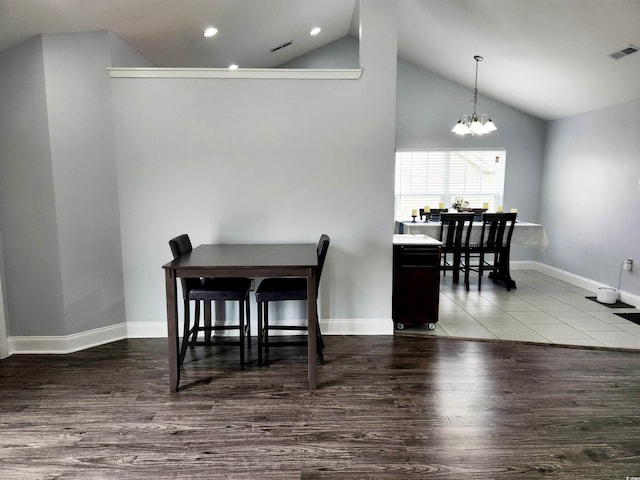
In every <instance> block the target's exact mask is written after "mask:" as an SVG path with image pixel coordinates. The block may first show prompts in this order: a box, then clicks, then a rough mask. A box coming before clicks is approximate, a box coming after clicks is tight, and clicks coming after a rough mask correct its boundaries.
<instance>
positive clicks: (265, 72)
mask: <svg viewBox="0 0 640 480" xmlns="http://www.w3.org/2000/svg"><path fill="white" fill-rule="evenodd" d="M107 71H108V72H109V75H110V76H111V78H226V79H239V78H245V79H252V78H253V79H297V80H358V79H359V78H360V77H361V76H362V69H361V68H336V69H328V68H325V69H298V68H239V69H237V70H229V69H228V68H116V67H112V68H107Z"/></svg>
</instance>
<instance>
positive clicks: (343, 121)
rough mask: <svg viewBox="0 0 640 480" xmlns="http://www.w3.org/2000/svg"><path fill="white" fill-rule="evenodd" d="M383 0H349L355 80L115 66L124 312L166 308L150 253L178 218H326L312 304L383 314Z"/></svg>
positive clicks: (198, 231)
mask: <svg viewBox="0 0 640 480" xmlns="http://www.w3.org/2000/svg"><path fill="white" fill-rule="evenodd" d="M395 9H396V6H395V2H389V1H387V0H375V1H369V0H368V1H367V2H365V5H364V6H363V8H362V9H361V21H362V28H363V31H365V32H367V41H366V42H361V44H360V62H361V64H362V66H363V68H364V74H363V76H362V78H361V79H360V80H304V81H300V80H287V79H278V80H268V79H246V80H233V81H230V80H226V79H207V80H203V79H140V78H135V79H124V78H122V79H113V82H112V91H113V105H114V112H115V133H116V158H117V161H118V176H119V179H118V181H119V192H120V197H119V203H120V218H121V231H122V246H123V250H122V251H123V264H124V279H125V292H126V309H127V310H126V313H127V320H128V321H129V322H154V321H155V322H158V321H161V322H162V321H164V317H165V315H166V312H165V307H164V286H163V275H162V271H161V269H160V267H161V265H162V264H163V263H164V262H166V261H168V259H169V258H170V252H169V247H168V245H167V241H168V240H169V239H170V238H171V237H173V236H175V235H177V234H180V233H183V232H186V233H189V234H190V235H191V237H192V241H193V243H194V244H199V243H208V242H316V241H317V240H318V238H319V236H320V234H321V233H323V232H326V233H328V234H329V235H330V236H331V239H332V244H331V248H330V250H329V255H328V258H327V264H326V267H325V269H324V272H323V282H322V286H321V305H320V316H321V317H322V318H332V319H353V320H355V319H359V318H362V319H371V318H376V319H378V318H383V319H390V317H391V236H392V233H393V168H394V138H395V81H396V72H395V66H396V31H395V16H396V11H395ZM389 327H391V322H390V321H389Z"/></svg>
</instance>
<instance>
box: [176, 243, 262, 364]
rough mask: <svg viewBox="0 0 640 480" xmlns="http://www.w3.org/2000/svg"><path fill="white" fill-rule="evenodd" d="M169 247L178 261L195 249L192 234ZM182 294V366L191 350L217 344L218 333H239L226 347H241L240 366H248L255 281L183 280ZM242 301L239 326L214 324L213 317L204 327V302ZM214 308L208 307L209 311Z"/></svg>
mask: <svg viewBox="0 0 640 480" xmlns="http://www.w3.org/2000/svg"><path fill="white" fill-rule="evenodd" d="M169 247H171V253H172V254H173V258H174V259H177V258H179V257H181V256H182V255H187V254H189V253H190V252H191V251H192V250H193V247H192V246H191V240H190V239H189V235H187V234H182V235H179V236H177V237H175V238H172V239H171V240H169ZM180 280H181V281H182V294H183V298H184V329H183V335H182V344H181V347H180V365H182V363H183V362H184V357H185V354H186V352H187V347H191V348H193V347H195V346H202V345H217V343H216V342H214V341H212V340H211V339H210V338H211V333H212V332H214V331H218V330H238V335H239V340H238V342H233V341H229V342H225V343H224V344H225V345H239V346H240V366H244V364H245V361H244V351H245V340H246V343H247V346H248V347H250V346H251V316H250V304H249V290H250V288H251V279H249V278H242V277H230V278H222V277H220V278H183V277H181V278H180ZM191 301H195V302H196V305H195V315H194V322H193V326H192V325H191V315H190V313H191V312H190V308H189V302H191ZM218 301H221V302H228V301H237V302H238V311H239V314H238V324H237V325H227V324H226V323H225V324H222V325H211V318H207V319H206V320H207V321H206V322H205V325H204V326H200V302H209V306H208V307H210V306H211V302H218ZM210 311H211V309H210V308H208V309H207V312H210ZM200 332H204V333H205V340H204V341H201V340H198V334H199V333H200Z"/></svg>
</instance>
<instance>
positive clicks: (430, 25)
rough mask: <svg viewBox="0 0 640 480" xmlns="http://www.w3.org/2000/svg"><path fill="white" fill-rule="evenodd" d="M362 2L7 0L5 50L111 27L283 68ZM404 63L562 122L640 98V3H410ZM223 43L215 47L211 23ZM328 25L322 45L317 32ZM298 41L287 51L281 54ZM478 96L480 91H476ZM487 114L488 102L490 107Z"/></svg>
mask: <svg viewBox="0 0 640 480" xmlns="http://www.w3.org/2000/svg"><path fill="white" fill-rule="evenodd" d="M356 7H357V2H356V0H0V50H3V49H5V48H8V47H11V46H13V45H16V44H18V43H20V42H22V41H24V40H26V39H28V38H30V37H32V36H34V35H37V34H39V33H64V32H81V31H94V30H103V29H109V30H111V31H113V32H114V33H115V34H116V35H118V36H119V37H121V38H122V39H123V40H125V41H126V42H127V43H129V44H130V45H131V46H133V47H134V48H136V49H137V50H139V51H140V52H141V53H143V54H144V55H145V56H146V57H147V58H149V60H151V61H152V62H153V63H154V64H155V65H156V66H159V67H162V66H164V67H171V66H173V67H226V66H228V65H229V64H230V63H237V64H239V65H240V66H241V67H257V68H259V67H274V66H277V65H279V64H282V63H283V62H286V61H288V60H290V59H292V58H295V57H296V56H298V55H300V54H303V53H305V52H307V51H310V50H313V49H315V48H317V47H319V46H322V45H324V44H326V43H329V42H331V41H333V40H337V39H338V38H341V37H343V36H344V35H347V34H351V35H353V36H356V35H357V33H356V32H357V20H358V19H357V16H358V13H357V8H356ZM398 22H399V23H398V55H399V56H400V57H401V58H403V59H405V60H407V61H410V62H412V63H414V64H416V65H418V66H420V67H423V68H425V69H427V70H429V71H431V72H433V73H436V74H438V75H440V76H442V77H444V78H447V79H450V80H452V81H454V82H456V83H459V84H461V85H464V86H466V87H468V88H469V89H470V90H471V89H472V88H473V79H474V71H475V61H474V60H473V56H474V55H476V54H478V55H482V56H483V57H484V58H485V61H484V62H482V63H481V64H480V68H479V79H478V89H479V91H480V93H481V94H484V95H488V96H490V97H492V98H495V99H496V100H499V101H502V102H504V103H506V104H508V105H511V106H513V107H515V108H517V109H520V110H522V111H525V112H528V113H531V114H533V115H535V116H538V117H540V118H543V119H556V118H561V117H565V116H569V115H573V114H577V113H581V112H584V111H588V110H593V109H597V108H601V107H604V106H608V105H613V104H616V103H620V102H625V101H629V100H633V99H637V98H640V52H638V53H635V54H632V55H630V56H628V57H624V58H622V59H620V60H613V59H611V58H610V57H609V56H608V55H609V54H611V53H613V52H615V51H617V50H621V49H623V48H625V47H627V46H629V44H633V45H635V46H637V47H640V0H399V1H398ZM209 25H214V26H216V27H217V28H218V29H219V33H218V35H216V36H215V37H213V38H210V39H206V38H204V37H203V36H202V31H203V30H204V28H205V27H207V26H209ZM316 25H319V26H321V27H322V28H323V31H322V33H321V34H320V35H319V36H317V37H311V36H309V31H310V29H311V27H313V26H316ZM290 40H293V44H292V45H291V46H289V47H286V48H284V49H282V50H279V51H278V52H277V53H271V52H270V49H271V48H273V47H276V46H277V45H280V44H282V43H284V42H288V41H290ZM470 95H471V93H470ZM478 108H479V110H482V105H481V104H479V106H478Z"/></svg>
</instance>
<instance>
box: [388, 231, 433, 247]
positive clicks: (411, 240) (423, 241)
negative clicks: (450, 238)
mask: <svg viewBox="0 0 640 480" xmlns="http://www.w3.org/2000/svg"><path fill="white" fill-rule="evenodd" d="M393 244H394V245H426V246H431V247H440V246H442V242H441V241H440V240H438V239H437V238H433V237H430V236H429V235H419V234H395V235H394V236H393Z"/></svg>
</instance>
